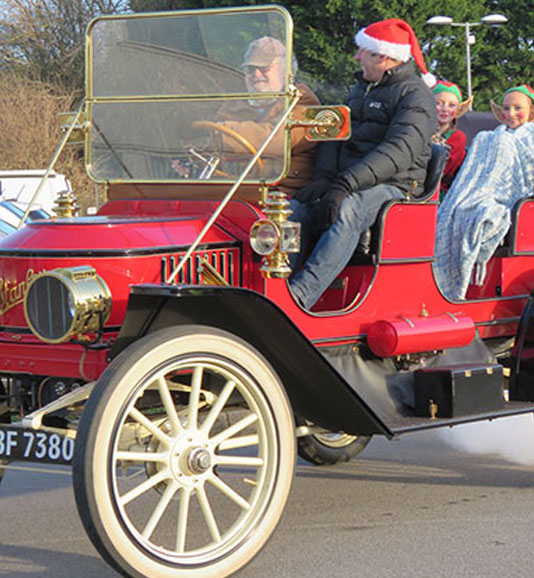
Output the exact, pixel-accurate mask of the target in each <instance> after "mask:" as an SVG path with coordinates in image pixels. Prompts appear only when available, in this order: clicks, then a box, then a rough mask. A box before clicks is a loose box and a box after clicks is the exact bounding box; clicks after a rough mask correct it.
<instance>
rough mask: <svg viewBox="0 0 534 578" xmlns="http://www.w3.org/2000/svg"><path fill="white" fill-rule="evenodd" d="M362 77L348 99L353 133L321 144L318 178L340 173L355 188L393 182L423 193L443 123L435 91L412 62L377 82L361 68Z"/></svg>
mask: <svg viewBox="0 0 534 578" xmlns="http://www.w3.org/2000/svg"><path fill="white" fill-rule="evenodd" d="M357 77H358V83H357V84H356V86H355V87H354V88H353V89H352V90H351V92H350V94H349V97H348V99H347V104H348V105H349V106H350V109H351V124H352V136H351V138H350V140H348V141H344V142H337V143H323V144H322V145H321V147H320V150H319V154H318V157H317V161H316V168H315V171H314V179H318V178H325V177H326V178H327V179H329V180H331V181H333V180H335V179H336V178H340V177H341V178H342V179H343V180H346V181H347V182H348V184H349V185H350V187H351V189H352V190H353V191H356V190H362V189H368V188H369V187H372V186H374V185H378V184H388V185H395V186H397V187H399V188H400V189H401V190H403V191H406V192H408V191H412V192H413V193H414V194H415V195H417V194H420V193H421V192H422V188H423V184H424V181H425V176H426V168H427V165H428V161H429V159H430V139H431V137H432V135H433V134H434V132H435V131H436V130H437V126H438V124H437V117H436V104H435V102H434V98H433V97H432V93H431V92H430V90H429V89H428V88H427V86H426V85H425V84H424V82H423V81H422V80H421V78H420V77H419V76H418V75H416V74H415V71H414V67H413V64H412V63H411V62H408V63H406V64H402V65H401V66H398V67H396V68H393V69H391V70H388V71H387V72H386V73H385V74H384V76H383V77H382V79H381V80H380V81H379V82H378V83H369V82H367V81H366V80H364V79H363V76H362V73H361V72H360V73H358V75H357ZM414 183H416V184H415V186H414Z"/></svg>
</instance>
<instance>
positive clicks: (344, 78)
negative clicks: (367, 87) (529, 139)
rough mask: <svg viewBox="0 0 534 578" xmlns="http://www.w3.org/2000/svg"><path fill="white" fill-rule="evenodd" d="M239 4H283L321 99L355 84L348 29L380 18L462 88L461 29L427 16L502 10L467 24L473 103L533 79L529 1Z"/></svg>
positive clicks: (174, 6) (178, 0)
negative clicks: (403, 29)
mask: <svg viewBox="0 0 534 578" xmlns="http://www.w3.org/2000/svg"><path fill="white" fill-rule="evenodd" d="M241 3H242V4H247V5H256V4H269V3H277V4H282V5H284V6H285V7H286V8H287V9H288V10H289V11H290V12H291V14H292V16H293V19H294V21H295V52H296V54H297V56H298V58H299V63H300V65H301V69H302V70H305V71H306V73H307V74H306V75H305V79H306V81H307V82H309V83H310V84H311V85H312V86H313V87H314V88H315V89H316V90H317V91H318V93H319V94H320V96H321V97H322V99H323V100H325V101H332V100H339V99H340V98H344V96H345V94H346V91H347V89H348V87H349V86H350V85H351V84H352V83H353V82H354V72H355V70H356V68H357V67H356V66H355V65H354V62H353V56H354V55H355V53H356V48H355V46H354V34H355V32H356V31H357V30H358V29H360V28H362V27H363V26H366V25H367V24H370V23H371V22H374V21H376V20H381V19H384V18H394V17H395V18H403V19H404V20H406V21H408V22H409V23H410V24H411V25H412V27H413V28H414V30H415V32H416V34H417V37H418V38H419V41H420V43H421V45H422V48H423V52H424V53H425V56H426V60H427V63H428V64H429V68H430V69H431V70H432V72H434V74H436V76H438V77H440V78H445V79H448V80H450V81H453V82H456V83H457V84H459V85H460V87H461V88H462V89H463V91H464V92H466V89H467V85H466V84H467V83H466V47H465V36H464V29H463V28H459V27H458V28H456V27H455V28H452V27H438V26H426V25H425V23H426V21H427V20H428V18H430V17H431V16H436V15H444V16H450V17H452V18H454V20H455V21H456V22H478V21H479V20H480V18H481V17H482V16H485V15H487V14H490V13H503V14H505V15H506V16H507V17H508V19H509V23H508V24H506V25H504V26H501V27H487V26H479V27H475V28H473V34H474V35H475V36H476V43H475V44H474V45H472V46H471V70H472V86H473V92H474V94H475V105H476V108H477V109H479V110H488V108H489V100H490V98H494V99H495V98H500V95H501V94H502V92H504V90H505V89H506V88H509V87H510V86H513V85H515V84H522V83H525V82H526V83H529V82H530V83H534V6H533V4H532V0H470V2H465V0H374V1H373V2H372V3H371V2H367V1H366V0H242V1H241ZM235 4H236V2H235V0H130V7H131V9H132V10H134V11H147V10H179V9H192V8H214V7H221V8H222V7H225V6H234V5H235Z"/></svg>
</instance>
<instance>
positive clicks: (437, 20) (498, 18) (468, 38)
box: [426, 14, 508, 98]
mask: <svg viewBox="0 0 534 578" xmlns="http://www.w3.org/2000/svg"><path fill="white" fill-rule="evenodd" d="M506 22H508V18H506V16H504V15H503V14H488V15H487V16H484V17H482V18H481V19H480V20H479V21H478V22H454V21H453V19H452V18H450V17H449V16H432V18H429V19H428V20H427V21H426V23H427V24H430V25H432V26H461V27H463V28H464V30H465V66H466V69H467V96H468V98H471V94H472V91H471V44H474V43H475V37H474V35H472V34H471V28H473V27H474V26H480V25H482V24H488V25H498V24H506Z"/></svg>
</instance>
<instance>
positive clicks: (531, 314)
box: [510, 292, 534, 401]
mask: <svg viewBox="0 0 534 578" xmlns="http://www.w3.org/2000/svg"><path fill="white" fill-rule="evenodd" d="M510 400H517V401H534V292H533V293H531V294H530V297H529V298H528V300H527V302H526V304H525V308H524V309H523V313H522V314H521V320H520V321H519V325H518V327H517V335H516V337H515V343H514V348H513V351H512V375H511V377H510Z"/></svg>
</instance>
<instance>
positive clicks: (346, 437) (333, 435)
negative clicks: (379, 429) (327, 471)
mask: <svg viewBox="0 0 534 578" xmlns="http://www.w3.org/2000/svg"><path fill="white" fill-rule="evenodd" d="M297 424H298V425H304V424H307V425H310V424H309V422H306V421H305V420H301V419H300V418H297ZM371 437H372V436H361V435H358V436H356V435H350V434H346V433H343V432H325V433H316V434H312V435H307V436H302V437H299V438H298V439H297V449H298V454H299V456H300V457H301V458H302V459H303V460H306V461H308V462H311V463H312V464H316V465H318V466H325V465H329V464H338V463H341V462H348V461H349V460H351V459H352V458H355V457H356V456H357V455H358V454H359V453H361V452H362V451H363V450H364V449H365V448H366V447H367V444H368V443H369V442H370V441H371Z"/></svg>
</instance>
